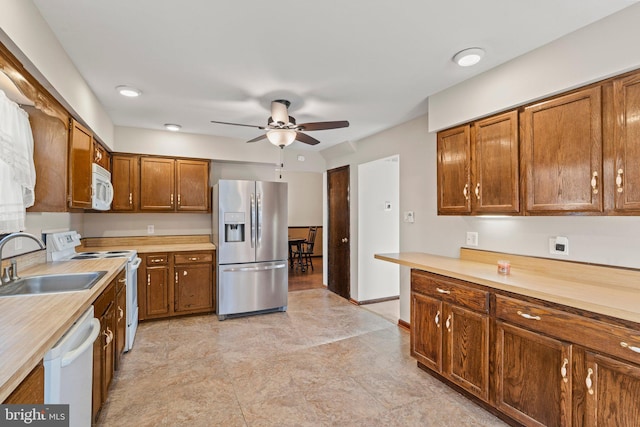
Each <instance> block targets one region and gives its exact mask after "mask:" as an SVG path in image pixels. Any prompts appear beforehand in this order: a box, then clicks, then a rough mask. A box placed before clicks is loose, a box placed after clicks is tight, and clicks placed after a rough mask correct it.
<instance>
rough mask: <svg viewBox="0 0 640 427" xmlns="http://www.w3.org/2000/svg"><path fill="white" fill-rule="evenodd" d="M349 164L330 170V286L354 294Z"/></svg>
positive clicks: (328, 260) (342, 293) (348, 295)
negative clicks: (350, 232)
mask: <svg viewBox="0 0 640 427" xmlns="http://www.w3.org/2000/svg"><path fill="white" fill-rule="evenodd" d="M349 176H350V174H349V165H347V166H342V167H339V168H335V169H331V170H328V171H327V210H328V229H329V232H328V233H327V234H328V236H327V237H328V245H327V268H328V271H327V288H328V289H329V290H330V291H331V292H334V293H336V294H338V295H340V296H341V297H343V298H346V299H349V298H350V297H351V270H350V269H351V261H350V256H351V250H350V243H349V240H350V235H349V227H350V212H349Z"/></svg>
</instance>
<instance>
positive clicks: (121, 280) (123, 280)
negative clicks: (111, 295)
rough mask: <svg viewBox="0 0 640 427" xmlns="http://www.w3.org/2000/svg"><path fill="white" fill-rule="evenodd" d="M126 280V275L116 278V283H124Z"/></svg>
mask: <svg viewBox="0 0 640 427" xmlns="http://www.w3.org/2000/svg"><path fill="white" fill-rule="evenodd" d="M126 281H127V278H126V277H123V278H122V279H118V283H124V282H126Z"/></svg>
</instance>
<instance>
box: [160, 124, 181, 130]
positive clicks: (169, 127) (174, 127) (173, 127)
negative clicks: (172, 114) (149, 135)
mask: <svg viewBox="0 0 640 427" xmlns="http://www.w3.org/2000/svg"><path fill="white" fill-rule="evenodd" d="M164 128H165V129H166V130H170V131H171V132H178V131H179V130H180V129H182V126H180V125H176V124H173V123H165V125H164Z"/></svg>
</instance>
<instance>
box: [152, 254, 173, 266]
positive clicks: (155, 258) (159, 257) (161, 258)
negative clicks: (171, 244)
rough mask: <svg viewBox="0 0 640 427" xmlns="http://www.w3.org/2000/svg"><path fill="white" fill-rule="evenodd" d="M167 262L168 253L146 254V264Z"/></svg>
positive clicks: (163, 263)
mask: <svg viewBox="0 0 640 427" xmlns="http://www.w3.org/2000/svg"><path fill="white" fill-rule="evenodd" d="M168 263H169V255H168V254H154V255H147V266H148V267H150V266H154V265H165V264H168Z"/></svg>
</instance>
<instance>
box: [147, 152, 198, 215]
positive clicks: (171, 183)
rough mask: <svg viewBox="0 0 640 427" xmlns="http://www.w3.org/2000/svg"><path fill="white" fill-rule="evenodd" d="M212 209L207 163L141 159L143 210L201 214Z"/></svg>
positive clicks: (157, 158) (184, 160)
mask: <svg viewBox="0 0 640 427" xmlns="http://www.w3.org/2000/svg"><path fill="white" fill-rule="evenodd" d="M208 209H209V162H208V161H207V160H192V159H189V160H187V159H172V158H163V157H146V156H143V157H141V158H140V210H141V211H157V212H184V211H186V212H189V211H191V212H196V211H197V212H202V211H205V212H206V211H207V210H208Z"/></svg>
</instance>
